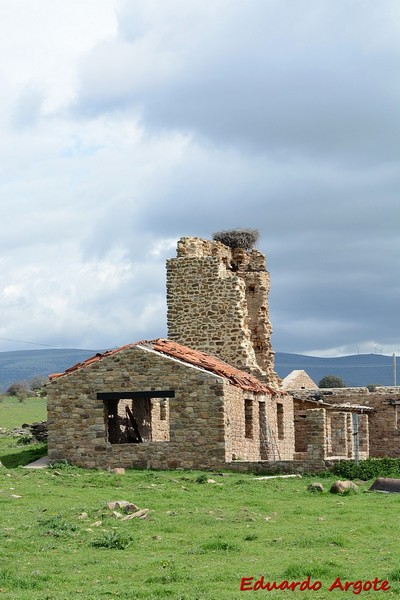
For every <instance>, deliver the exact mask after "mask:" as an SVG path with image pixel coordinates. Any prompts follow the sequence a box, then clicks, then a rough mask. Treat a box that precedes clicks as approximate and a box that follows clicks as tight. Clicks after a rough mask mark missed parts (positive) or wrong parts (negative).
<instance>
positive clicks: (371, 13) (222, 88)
mask: <svg viewBox="0 0 400 600" xmlns="http://www.w3.org/2000/svg"><path fill="white" fill-rule="evenodd" d="M165 6H166V8H164V9H161V12H164V13H165V14H169V16H170V17H171V5H169V3H167V4H166V5H165ZM172 6H175V10H178V7H182V3H172ZM217 6H219V10H216V13H213V14H212V15H211V14H210V15H209V16H208V20H207V21H206V22H204V23H203V27H202V28H200V27H199V26H198V24H197V23H196V21H195V14H194V15H192V17H193V19H192V20H191V21H188V22H187V23H185V25H186V27H187V29H188V32H187V33H186V35H182V31H181V30H179V31H177V32H176V30H175V29H174V22H173V21H172V20H171V19H170V21H169V23H168V27H166V31H163V32H162V33H160V34H159V38H157V39H156V40H154V39H153V37H154V31H153V29H152V27H153V26H154V25H153V24H152V23H151V21H149V22H147V23H146V24H145V25H144V24H142V26H141V27H139V31H138V29H137V26H136V25H134V33H133V34H132V35H130V31H129V23H132V21H133V19H131V20H130V19H129V18H128V19H127V18H126V14H125V13H124V12H122V14H121V15H120V23H123V29H122V33H123V34H124V37H123V38H122V39H120V40H118V43H115V44H113V43H112V42H111V43H110V42H107V43H105V44H104V45H100V46H99V47H97V48H96V49H95V50H94V51H93V53H91V54H90V55H89V56H88V57H87V59H86V61H85V62H84V64H83V65H82V78H81V94H80V98H79V100H78V103H77V107H76V109H77V110H78V111H82V112H83V113H87V114H90V113H92V114H96V113H99V112H107V111H115V110H128V109H131V110H134V111H135V110H136V111H137V112H138V114H140V116H141V118H142V119H143V122H144V123H145V125H146V127H148V128H150V129H153V130H158V129H160V128H166V129H172V130H179V131H186V132H192V133H195V134H196V135H198V136H200V138H201V137H204V138H206V139H209V140H212V141H213V142H214V143H222V144H225V145H228V146H236V147H237V146H239V147H243V148H244V149H247V151H254V152H258V153H263V152H268V153H270V154H271V156H275V158H276V159H277V160H279V161H285V159H286V160H290V159H291V158H292V157H296V156H298V155H301V156H302V157H303V158H304V157H307V156H308V157H312V158H313V159H317V160H318V161H323V160H337V161H339V162H340V163H346V164H349V163H352V164H357V163H361V164H363V163H365V162H367V163H370V162H371V161H372V162H373V161H378V162H379V163H381V162H387V161H391V160H394V159H395V158H398V135H399V118H398V104H399V100H400V86H399V84H398V77H397V69H398V62H397V61H398V59H399V52H400V44H399V41H398V35H397V34H398V25H397V22H396V20H395V19H394V16H395V15H394V14H391V11H390V7H392V12H393V11H394V6H393V4H392V3H391V2H382V3H376V2H371V1H369V2H355V3H352V4H351V6H350V5H349V4H348V3H343V2H333V1H328V2H324V3H321V2H317V1H316V0H314V1H310V0H307V2H305V1H300V2H296V3H295V4H294V3H292V2H286V1H283V2H279V3H277V2H259V1H258V0H249V2H246V3H240V4H238V3H235V2H228V3H220V4H219V5H218V3H217ZM126 11H127V13H128V16H129V12H130V11H129V7H127V8H126ZM132 13H133V14H135V13H136V14H135V16H137V10H136V11H135V10H134V11H131V16H132ZM172 13H173V9H172ZM203 18H205V17H204V15H203ZM180 25H181V26H182V23H180ZM192 32H193V36H192V37H191V36H190V33H192ZM174 33H176V34H177V35H176V37H177V40H176V39H175V37H174ZM179 42H181V45H180V44H179ZM154 55H156V56H157V57H158V59H159V60H158V62H157V67H158V68H157V67H156V68H154V69H153V66H154ZM396 59H397V60H396ZM160 65H161V68H160ZM146 67H147V69H146Z"/></svg>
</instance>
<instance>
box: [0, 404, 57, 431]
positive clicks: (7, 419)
mask: <svg viewBox="0 0 400 600" xmlns="http://www.w3.org/2000/svg"><path fill="white" fill-rule="evenodd" d="M46 419H47V400H46V398H27V399H26V400H25V401H24V402H19V401H18V399H17V398H15V397H10V396H0V427H1V428H4V429H12V428H13V427H21V425H22V424H23V423H34V422H35V421H45V420H46Z"/></svg>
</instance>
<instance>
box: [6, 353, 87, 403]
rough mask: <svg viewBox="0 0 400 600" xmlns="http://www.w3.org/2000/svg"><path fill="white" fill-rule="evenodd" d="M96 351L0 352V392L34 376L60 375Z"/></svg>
mask: <svg viewBox="0 0 400 600" xmlns="http://www.w3.org/2000/svg"><path fill="white" fill-rule="evenodd" d="M96 352H98V350H75V349H65V350H54V349H49V350H15V351H14V352H0V391H3V392H4V390H6V389H7V388H8V387H9V386H10V384H11V383H14V382H16V381H30V380H31V379H32V377H35V375H44V376H46V377H47V375H49V374H50V373H62V372H63V371H65V369H68V368H69V367H72V365H75V364H76V363H78V362H81V361H83V360H86V359H87V358H89V357H90V356H93V355H94V354H96Z"/></svg>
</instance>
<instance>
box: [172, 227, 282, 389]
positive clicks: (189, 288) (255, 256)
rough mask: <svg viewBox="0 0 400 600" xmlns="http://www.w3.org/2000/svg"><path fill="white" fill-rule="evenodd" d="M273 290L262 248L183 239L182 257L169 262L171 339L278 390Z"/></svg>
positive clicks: (198, 239) (179, 255) (179, 247)
mask: <svg viewBox="0 0 400 600" xmlns="http://www.w3.org/2000/svg"><path fill="white" fill-rule="evenodd" d="M269 289H270V282H269V274H268V273H267V271H266V269H265V256H264V255H263V254H261V253H260V252H258V251H257V250H252V251H250V252H247V251H245V250H242V249H233V250H232V249H230V248H228V247H227V246H225V245H224V244H221V243H220V242H212V241H208V240H203V239H200V238H182V239H181V240H180V241H179V242H178V250H177V257H176V258H174V259H170V260H168V261H167V302H168V337H169V339H171V340H174V341H176V342H178V343H180V344H183V345H186V346H189V347H192V348H195V349H197V350H201V351H203V352H206V353H208V354H212V355H214V356H217V357H218V358H221V359H222V360H224V361H226V362H227V363H229V364H231V365H234V366H235V367H237V368H239V369H243V370H245V371H248V372H251V373H253V374H254V375H256V376H257V377H259V378H260V379H262V380H264V381H267V382H268V383H269V384H270V385H275V386H278V385H279V383H280V380H279V378H278V376H277V375H276V373H275V371H274V354H273V352H272V347H271V341H270V336H271V331H272V329H271V324H270V322H269V312H268V293H269Z"/></svg>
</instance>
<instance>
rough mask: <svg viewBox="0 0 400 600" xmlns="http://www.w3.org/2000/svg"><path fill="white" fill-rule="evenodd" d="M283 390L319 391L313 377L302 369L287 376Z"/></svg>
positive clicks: (283, 382)
mask: <svg viewBox="0 0 400 600" xmlns="http://www.w3.org/2000/svg"><path fill="white" fill-rule="evenodd" d="M282 385H283V389H285V390H318V389H319V388H318V386H317V384H316V383H315V382H314V381H313V380H312V379H311V377H310V376H309V375H308V374H307V373H306V372H305V371H302V370H300V369H296V370H295V371H292V372H291V373H289V375H286V377H285V379H284V380H283V381H282Z"/></svg>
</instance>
